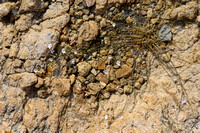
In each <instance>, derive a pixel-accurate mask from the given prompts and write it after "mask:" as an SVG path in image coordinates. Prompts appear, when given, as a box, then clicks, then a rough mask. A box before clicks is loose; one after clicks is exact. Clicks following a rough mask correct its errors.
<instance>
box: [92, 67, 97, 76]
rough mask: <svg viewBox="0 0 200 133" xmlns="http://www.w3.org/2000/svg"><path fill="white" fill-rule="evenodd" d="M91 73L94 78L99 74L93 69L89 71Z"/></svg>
mask: <svg viewBox="0 0 200 133" xmlns="http://www.w3.org/2000/svg"><path fill="white" fill-rule="evenodd" d="M91 73H92V74H94V76H96V75H97V74H98V73H99V72H98V71H97V70H95V69H94V68H93V69H92V70H91Z"/></svg>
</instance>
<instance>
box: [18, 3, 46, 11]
mask: <svg viewBox="0 0 200 133" xmlns="http://www.w3.org/2000/svg"><path fill="white" fill-rule="evenodd" d="M47 6H48V2H45V1H44V0H37V1H32V0H22V2H21V6H20V8H19V12H20V13H23V12H28V11H42V10H44V8H46V7H47Z"/></svg>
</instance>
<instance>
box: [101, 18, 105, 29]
mask: <svg viewBox="0 0 200 133" xmlns="http://www.w3.org/2000/svg"><path fill="white" fill-rule="evenodd" d="M105 26H106V19H105V18H102V20H101V22H100V27H101V28H103V27H105Z"/></svg>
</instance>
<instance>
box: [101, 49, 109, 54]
mask: <svg viewBox="0 0 200 133" xmlns="http://www.w3.org/2000/svg"><path fill="white" fill-rule="evenodd" d="M107 53H108V51H107V50H105V49H103V50H100V54H101V55H107Z"/></svg>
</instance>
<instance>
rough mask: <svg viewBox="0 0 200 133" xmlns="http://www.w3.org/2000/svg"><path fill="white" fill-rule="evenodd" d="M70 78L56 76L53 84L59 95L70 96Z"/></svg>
mask: <svg viewBox="0 0 200 133" xmlns="http://www.w3.org/2000/svg"><path fill="white" fill-rule="evenodd" d="M70 85H71V84H70V79H62V78H55V79H53V80H52V83H51V86H52V87H53V89H54V90H55V91H57V93H58V95H59V96H68V95H69V93H70Z"/></svg>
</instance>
